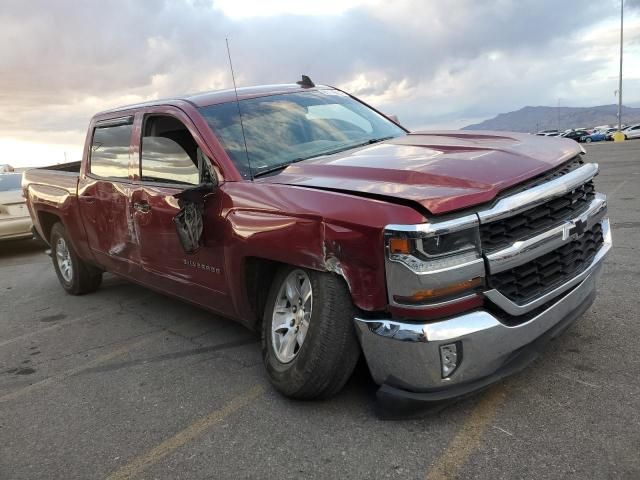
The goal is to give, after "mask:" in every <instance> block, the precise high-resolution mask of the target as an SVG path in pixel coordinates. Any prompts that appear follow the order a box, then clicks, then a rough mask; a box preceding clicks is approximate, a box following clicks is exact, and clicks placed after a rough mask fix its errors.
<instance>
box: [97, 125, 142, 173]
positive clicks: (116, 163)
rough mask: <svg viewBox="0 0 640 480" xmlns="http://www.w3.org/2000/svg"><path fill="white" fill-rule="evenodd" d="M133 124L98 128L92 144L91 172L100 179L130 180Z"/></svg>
mask: <svg viewBox="0 0 640 480" xmlns="http://www.w3.org/2000/svg"><path fill="white" fill-rule="evenodd" d="M132 129H133V125H132V124H131V123H127V124H120V125H111V126H104V127H100V126H98V127H96V129H95V130H94V131H93V140H92V142H91V157H90V163H89V170H90V172H91V173H92V174H93V175H97V176H98V177H111V178H125V179H126V178H129V145H130V143H131V132H132Z"/></svg>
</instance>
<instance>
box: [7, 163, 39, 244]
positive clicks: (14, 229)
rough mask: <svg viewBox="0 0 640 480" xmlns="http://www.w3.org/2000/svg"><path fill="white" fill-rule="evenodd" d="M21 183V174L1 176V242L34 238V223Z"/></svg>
mask: <svg viewBox="0 0 640 480" xmlns="http://www.w3.org/2000/svg"><path fill="white" fill-rule="evenodd" d="M21 183H22V174H21V173H2V174H0V240H17V239H21V238H31V237H33V233H32V228H33V223H32V222H31V217H30V216H29V210H28V209H27V204H26V202H25V199H24V197H23V196H22V188H21Z"/></svg>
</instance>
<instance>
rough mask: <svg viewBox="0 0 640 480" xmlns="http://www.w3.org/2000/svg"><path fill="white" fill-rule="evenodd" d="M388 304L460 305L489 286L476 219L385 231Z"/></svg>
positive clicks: (459, 219) (408, 226) (473, 216)
mask: <svg viewBox="0 0 640 480" xmlns="http://www.w3.org/2000/svg"><path fill="white" fill-rule="evenodd" d="M385 251H386V256H387V261H386V270H387V272H386V275H387V289H388V291H389V300H390V301H391V303H392V304H394V305H405V306H413V307H416V308H417V307H420V306H422V307H426V306H429V305H443V302H451V301H458V300H460V299H463V298H468V297H469V296H470V295H475V294H477V293H478V292H481V291H482V290H483V288H484V261H483V259H482V255H481V250H480V232H479V228H478V219H477V216H475V215H469V216H466V217H462V218H458V219H454V220H447V221H440V222H433V223H428V224H420V225H404V226H403V225H389V226H387V228H386V230H385Z"/></svg>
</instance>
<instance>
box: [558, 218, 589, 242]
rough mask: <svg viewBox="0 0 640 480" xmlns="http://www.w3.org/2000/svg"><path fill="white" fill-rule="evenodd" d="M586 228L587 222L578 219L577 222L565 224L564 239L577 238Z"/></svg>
mask: <svg viewBox="0 0 640 480" xmlns="http://www.w3.org/2000/svg"><path fill="white" fill-rule="evenodd" d="M586 228H587V222H584V221H582V220H576V221H575V222H572V223H569V224H567V225H565V226H564V228H563V230H562V239H563V240H567V239H569V238H571V239H574V240H575V239H576V238H580V237H581V236H582V234H583V233H584V231H585V230H586Z"/></svg>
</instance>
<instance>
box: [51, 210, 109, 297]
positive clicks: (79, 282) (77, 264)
mask: <svg viewBox="0 0 640 480" xmlns="http://www.w3.org/2000/svg"><path fill="white" fill-rule="evenodd" d="M60 237H62V238H64V241H65V243H66V244H67V248H68V249H69V253H70V255H71V263H72V266H73V277H72V279H71V282H67V281H66V280H65V279H64V278H63V276H62V274H61V273H60V269H59V267H58V261H57V259H56V243H57V240H58V238H60ZM49 241H50V243H49V244H50V245H51V259H52V260H53V268H54V269H55V271H56V275H58V280H59V281H60V284H61V285H62V288H64V289H65V291H66V292H67V293H70V294H71V295H84V294H85V293H91V292H95V291H96V290H97V289H98V288H99V287H100V284H101V283H102V272H101V271H100V270H98V269H96V268H95V267H92V266H91V265H88V264H87V263H85V262H83V261H82V260H81V259H80V257H78V254H77V253H76V252H75V250H74V249H73V246H72V245H71V242H70V241H69V236H68V235H67V231H66V229H65V228H64V225H63V224H62V223H60V222H58V223H56V224H54V225H53V227H52V228H51V235H50V236H49Z"/></svg>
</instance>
